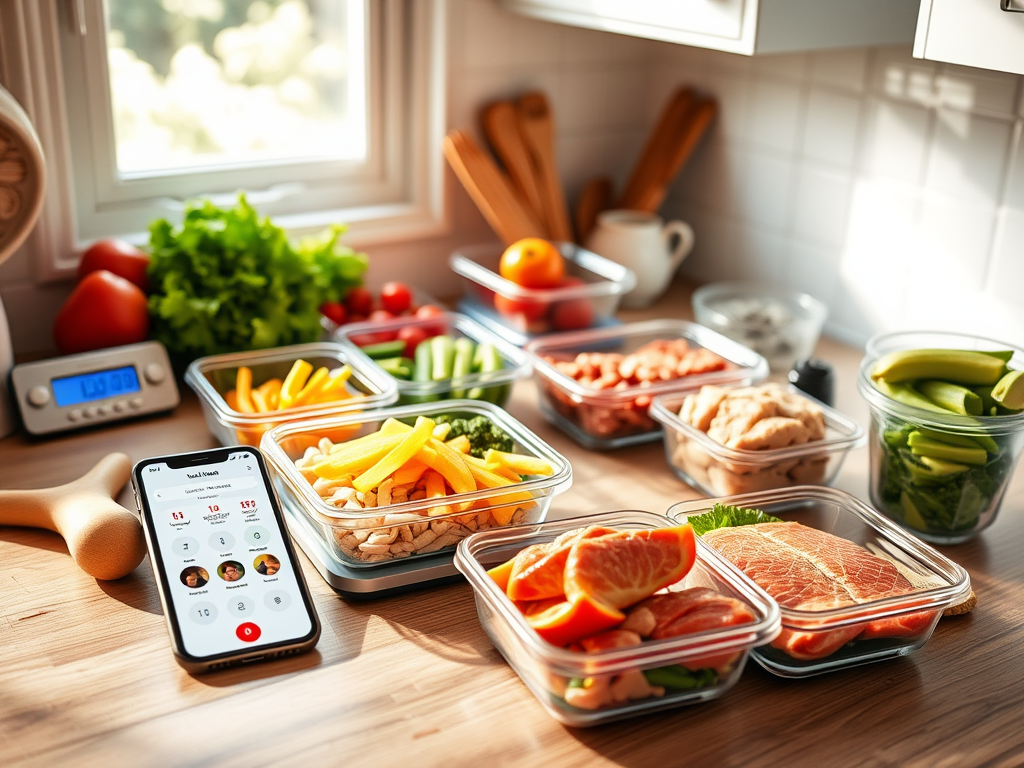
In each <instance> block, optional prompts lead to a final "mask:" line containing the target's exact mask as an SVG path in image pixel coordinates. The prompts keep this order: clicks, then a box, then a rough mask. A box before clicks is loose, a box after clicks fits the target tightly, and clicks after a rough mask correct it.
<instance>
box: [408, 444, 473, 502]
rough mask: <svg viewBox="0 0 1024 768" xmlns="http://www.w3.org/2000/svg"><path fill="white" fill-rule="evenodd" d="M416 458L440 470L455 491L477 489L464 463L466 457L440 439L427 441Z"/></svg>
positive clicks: (462, 491)
mask: <svg viewBox="0 0 1024 768" xmlns="http://www.w3.org/2000/svg"><path fill="white" fill-rule="evenodd" d="M416 458H417V459H419V460H420V461H422V462H423V463H424V464H426V465H427V466H428V467H430V468H431V469H433V470H435V471H437V472H440V473H441V477H443V478H444V479H445V480H447V481H448V485H450V486H451V487H452V490H453V491H455V492H456V493H470V492H472V491H475V490H476V489H477V484H476V481H475V480H474V479H473V474H472V473H471V472H470V471H469V467H468V466H467V465H466V457H465V456H463V455H462V454H461V453H459V452H458V451H455V450H452V449H451V448H449V447H448V446H447V445H446V444H445V443H442V442H441V441H440V440H430V441H428V442H427V444H426V445H425V446H423V449H422V450H421V451H420V452H419V453H418V454H416Z"/></svg>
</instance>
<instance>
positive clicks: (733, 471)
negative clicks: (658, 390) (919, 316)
mask: <svg viewBox="0 0 1024 768" xmlns="http://www.w3.org/2000/svg"><path fill="white" fill-rule="evenodd" d="M789 391H790V392H792V393H795V394H797V395H799V396H800V397H803V398H805V399H807V400H809V401H810V402H812V403H814V404H815V405H817V406H818V407H820V408H821V410H822V413H823V415H824V417H825V439H824V440H815V441H813V442H809V443H803V444H801V445H792V446H788V447H785V448H773V449H767V450H757V451H754V450H742V449H738V448H729V447H727V446H725V445H722V444H721V443H719V442H717V441H716V440H712V439H711V438H710V437H708V435H707V434H706V433H704V432H702V431H701V430H699V429H697V428H696V427H694V426H692V425H690V424H688V423H687V422H685V421H683V419H681V418H680V417H679V410H680V408H681V407H682V405H683V400H684V399H685V397H686V394H685V393H683V394H671V395H659V396H658V397H656V398H654V402H653V403H651V411H650V414H651V417H652V418H654V419H655V420H657V421H659V422H660V423H661V424H662V425H663V426H664V434H665V459H666V460H667V461H668V465H669V466H670V467H671V468H672V471H673V472H675V473H676V475H677V476H678V477H679V479H680V480H682V481H683V482H684V483H687V484H688V485H692V486H693V487H694V488H696V489H697V490H699V491H701V492H702V493H704V494H706V495H708V496H732V495H734V494H737V493H751V492H753V491H767V490H772V489H775V488H786V487H789V486H794V485H831V484H832V483H833V481H835V478H836V475H837V474H839V469H840V467H842V465H843V460H844V459H845V458H846V455H847V454H848V453H849V452H850V451H851V450H852V449H854V448H858V447H860V446H861V445H863V444H864V441H865V439H866V438H865V436H864V430H863V428H862V427H861V426H860V424H858V423H857V422H855V421H853V420H852V419H849V418H847V417H846V416H844V415H843V414H841V413H839V412H838V411H836V410H834V409H832V408H829V407H828V406H827V405H825V404H824V403H822V402H820V401H818V400H815V399H814V398H813V397H810V396H809V395H807V394H806V393H804V392H799V391H798V390H796V389H795V388H794V387H789Z"/></svg>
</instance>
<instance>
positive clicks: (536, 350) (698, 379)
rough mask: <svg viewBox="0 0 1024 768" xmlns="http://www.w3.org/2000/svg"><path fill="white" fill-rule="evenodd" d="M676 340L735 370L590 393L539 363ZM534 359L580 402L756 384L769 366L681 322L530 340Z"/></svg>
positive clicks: (543, 373)
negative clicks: (627, 344) (638, 342)
mask: <svg viewBox="0 0 1024 768" xmlns="http://www.w3.org/2000/svg"><path fill="white" fill-rule="evenodd" d="M645 336H646V337H650V338H649V339H647V341H654V340H655V339H665V340H669V341H671V340H675V339H686V340H687V341H688V342H689V344H690V346H691V347H694V346H697V347H703V348H704V349H706V350H708V351H709V352H714V353H715V354H716V355H718V356H719V357H721V358H723V359H724V360H726V361H727V362H729V363H732V364H733V365H734V366H735V367H734V368H732V369H730V370H725V371H713V372H710V373H698V374H693V375H691V376H682V377H680V378H678V379H671V380H669V381H659V382H656V383H653V384H651V385H650V386H646V387H641V386H632V387H625V388H623V389H603V390H602V389H593V388H592V387H587V386H585V385H583V384H580V383H579V382H578V381H576V380H575V379H573V378H572V377H571V376H569V375H567V374H565V373H563V372H562V371H560V370H559V369H558V368H557V367H555V366H554V365H552V364H551V363H550V362H548V361H547V360H545V359H544V356H545V355H552V354H570V355H572V354H576V353H579V352H590V351H594V352H600V351H607V350H609V349H610V348H612V347H613V345H615V344H616V343H618V342H623V341H628V340H630V339H636V338H641V337H645ZM526 351H527V352H528V353H530V355H531V357H532V358H533V366H534V370H536V372H537V373H538V374H540V375H541V376H543V377H544V378H546V379H548V380H550V381H551V382H552V383H554V384H555V385H557V386H558V388H559V389H562V390H564V391H566V392H568V393H570V394H572V395H573V396H574V397H575V398H576V399H578V400H579V401H581V402H582V401H587V400H589V401H595V400H596V401H619V400H633V399H635V398H637V397H640V396H642V395H647V396H651V397H653V396H654V395H658V394H663V393H666V392H679V391H680V390H692V389H699V388H700V387H701V386H702V385H704V384H719V385H724V384H737V385H740V384H756V383H758V382H761V381H763V380H764V379H765V378H766V377H767V376H768V361H767V360H765V359H764V358H763V357H762V356H761V355H759V354H757V353H756V352H754V351H753V350H751V349H749V348H748V347H745V346H743V345H742V344H739V343H738V342H735V341H733V340H732V339H730V338H727V337H725V336H723V335H722V334H720V333H717V332H715V331H712V330H711V329H710V328H705V327H704V326H703V325H698V324H696V323H691V322H688V321H686V320H645V321H642V322H638V323H626V324H624V325H619V326H615V327H611V328H589V329H587V330H585V331H570V332H568V333H555V334H551V335H550V336H545V337H544V338H540V339H535V340H534V341H531V342H530V343H529V344H527V345H526Z"/></svg>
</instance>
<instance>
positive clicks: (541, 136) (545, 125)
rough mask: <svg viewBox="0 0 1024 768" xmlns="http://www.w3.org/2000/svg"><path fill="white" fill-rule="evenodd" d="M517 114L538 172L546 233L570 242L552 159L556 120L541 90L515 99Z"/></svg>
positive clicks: (569, 233)
mask: <svg viewBox="0 0 1024 768" xmlns="http://www.w3.org/2000/svg"><path fill="white" fill-rule="evenodd" d="M516 114H517V116H518V117H519V129H520V131H521V132H522V135H523V138H524V139H525V141H526V146H527V147H528V148H529V151H530V156H531V158H532V159H533V166H534V169H535V170H536V172H537V179H538V185H537V186H538V188H539V190H540V199H541V201H542V202H543V205H544V221H545V223H546V224H547V230H548V233H549V234H550V235H551V237H552V238H554V239H555V240H564V241H566V242H569V241H571V240H572V224H571V223H570V222H569V210H568V208H567V207H566V204H565V192H564V191H563V190H562V182H561V181H560V180H559V178H558V166H557V164H556V163H555V120H554V115H553V114H552V112H551V106H550V105H549V104H548V99H547V97H546V96H545V95H544V94H543V93H539V92H536V93H527V94H523V95H522V96H520V97H519V99H518V100H517V101H516Z"/></svg>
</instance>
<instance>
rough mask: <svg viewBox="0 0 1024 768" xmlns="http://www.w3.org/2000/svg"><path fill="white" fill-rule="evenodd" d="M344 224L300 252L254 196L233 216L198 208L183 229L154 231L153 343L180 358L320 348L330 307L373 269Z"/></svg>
mask: <svg viewBox="0 0 1024 768" xmlns="http://www.w3.org/2000/svg"><path fill="white" fill-rule="evenodd" d="M344 232H345V227H344V226H343V225H334V226H332V227H330V228H329V229H328V230H327V231H325V232H324V233H322V234H321V235H319V236H316V237H308V238H305V239H303V240H301V241H299V242H298V244H296V245H293V244H292V243H290V242H289V240H288V238H287V236H286V234H285V231H284V230H283V229H281V228H280V227H278V226H275V225H274V224H272V223H271V221H270V219H269V218H267V217H261V216H259V214H258V213H257V212H256V210H255V209H254V208H253V207H252V206H251V205H249V203H248V202H247V201H246V199H245V195H242V194H240V195H239V196H238V203H237V204H236V205H235V207H234V208H229V209H221V208H218V207H217V206H216V205H214V204H213V203H212V202H210V201H208V200H206V201H203V200H200V201H196V202H192V203H189V204H188V205H187V206H186V208H185V217H184V221H183V222H182V224H181V226H180V227H175V226H173V225H172V224H171V223H170V222H169V221H167V220H166V219H159V220H157V221H154V222H153V223H152V224H151V225H150V227H149V245H150V254H151V262H150V266H149V278H150V280H151V282H152V284H153V287H154V288H153V291H152V294H151V295H150V298H149V312H150V317H151V319H152V333H153V336H154V338H156V339H157V340H159V341H161V342H162V343H163V344H164V346H166V347H167V349H168V350H169V351H170V352H172V353H173V354H175V356H176V357H178V358H186V359H192V358H194V357H199V356H202V355H210V354H216V353H221V352H232V351H236V350H249V349H262V348H266V347H277V346H282V345H285V344H297V343H302V342H309V341H315V340H316V339H317V338H318V337H319V335H320V331H321V328H320V310H319V307H320V305H321V304H322V303H323V302H324V301H328V300H331V301H338V300H340V299H341V297H343V296H344V295H345V294H346V293H347V292H348V291H349V290H350V289H351V288H353V287H355V286H358V285H360V284H361V283H362V279H363V274H364V273H365V272H366V268H367V266H368V260H367V257H366V254H364V253H356V252H355V251H354V250H352V249H351V248H349V247H347V246H343V245H341V244H340V242H339V240H340V238H341V235H342V234H343V233H344Z"/></svg>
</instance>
